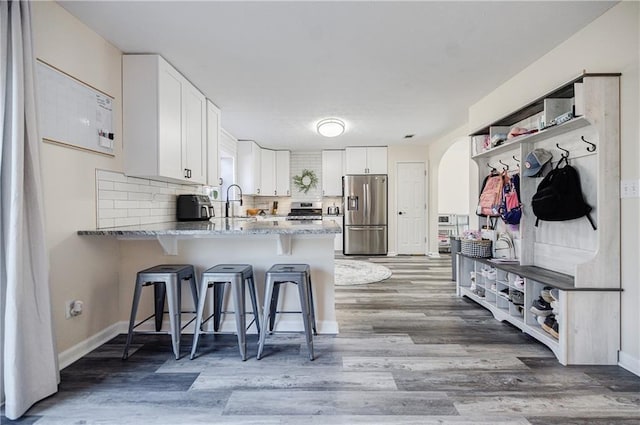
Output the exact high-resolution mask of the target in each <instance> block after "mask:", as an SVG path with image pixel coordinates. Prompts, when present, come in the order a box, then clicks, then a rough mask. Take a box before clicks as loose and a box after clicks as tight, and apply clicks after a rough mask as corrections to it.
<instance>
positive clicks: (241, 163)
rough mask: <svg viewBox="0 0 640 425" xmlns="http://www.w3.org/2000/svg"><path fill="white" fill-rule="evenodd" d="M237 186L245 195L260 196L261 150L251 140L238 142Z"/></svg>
mask: <svg viewBox="0 0 640 425" xmlns="http://www.w3.org/2000/svg"><path fill="white" fill-rule="evenodd" d="M237 146H238V149H237V155H238V184H239V185H240V187H241V188H242V193H243V194H245V195H260V178H261V177H262V176H261V173H262V149H261V148H260V146H258V144H257V143H256V142H254V141H253V140H238V145H237Z"/></svg>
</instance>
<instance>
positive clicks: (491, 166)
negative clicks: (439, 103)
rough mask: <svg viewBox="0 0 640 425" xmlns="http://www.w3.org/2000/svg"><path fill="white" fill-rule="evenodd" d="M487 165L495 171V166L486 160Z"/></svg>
mask: <svg viewBox="0 0 640 425" xmlns="http://www.w3.org/2000/svg"><path fill="white" fill-rule="evenodd" d="M487 167H489V168H491V170H493V171H495V169H496V167H494V166H493V165H491V164H489V163H488V162H487Z"/></svg>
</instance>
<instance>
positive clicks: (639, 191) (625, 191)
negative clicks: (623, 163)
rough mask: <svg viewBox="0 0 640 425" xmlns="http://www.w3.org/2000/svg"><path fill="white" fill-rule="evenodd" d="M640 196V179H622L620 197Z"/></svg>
mask: <svg viewBox="0 0 640 425" xmlns="http://www.w3.org/2000/svg"><path fill="white" fill-rule="evenodd" d="M638 197H640V180H622V181H621V182H620V198H638Z"/></svg>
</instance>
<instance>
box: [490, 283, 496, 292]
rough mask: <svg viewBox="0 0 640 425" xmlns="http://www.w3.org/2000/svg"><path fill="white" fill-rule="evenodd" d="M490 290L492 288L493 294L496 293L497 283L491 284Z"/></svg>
mask: <svg viewBox="0 0 640 425" xmlns="http://www.w3.org/2000/svg"><path fill="white" fill-rule="evenodd" d="M490 288H491V290H492V291H493V292H495V291H496V283H495V282H493V283H492V284H491V286H490Z"/></svg>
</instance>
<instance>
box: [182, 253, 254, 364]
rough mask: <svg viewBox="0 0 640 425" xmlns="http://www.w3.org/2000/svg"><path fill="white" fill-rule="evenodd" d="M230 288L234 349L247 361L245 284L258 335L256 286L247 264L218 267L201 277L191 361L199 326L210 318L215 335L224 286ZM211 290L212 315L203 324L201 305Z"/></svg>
mask: <svg viewBox="0 0 640 425" xmlns="http://www.w3.org/2000/svg"><path fill="white" fill-rule="evenodd" d="M227 283H229V284H230V285H231V289H232V291H233V292H232V293H233V302H234V306H235V307H234V308H235V310H234V313H235V319H236V334H237V336H238V347H239V349H240V356H241V357H242V360H246V359H247V323H246V309H245V284H246V285H247V286H249V296H250V297H251V304H252V308H253V316H254V320H255V322H256V329H257V330H258V333H260V313H259V310H258V301H257V296H256V286H255V282H254V279H253V267H252V266H250V265H248V264H218V265H217V266H213V267H211V268H210V269H208V270H206V271H205V272H204V273H202V278H201V279H200V301H199V303H198V311H197V312H196V328H195V331H194V334H193V344H192V347H191V359H193V358H194V357H195V355H196V351H197V349H198V339H199V338H200V334H201V333H206V332H203V331H202V325H203V324H204V323H206V322H207V321H208V320H209V319H211V318H212V317H213V330H214V332H218V328H219V327H220V318H221V315H222V314H223V313H226V312H223V311H222V301H223V299H224V290H225V286H226V284H227ZM211 287H213V314H212V315H211V316H209V317H208V318H207V319H205V320H203V319H202V316H203V313H204V305H205V300H206V297H207V290H208V289H209V288H211Z"/></svg>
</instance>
